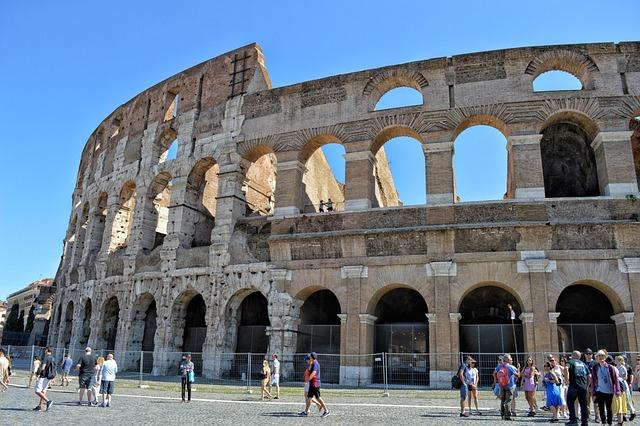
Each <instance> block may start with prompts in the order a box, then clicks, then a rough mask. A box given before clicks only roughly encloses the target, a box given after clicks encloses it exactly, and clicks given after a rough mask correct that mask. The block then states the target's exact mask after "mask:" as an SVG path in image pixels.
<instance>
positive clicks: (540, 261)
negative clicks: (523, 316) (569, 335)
mask: <svg viewBox="0 0 640 426" xmlns="http://www.w3.org/2000/svg"><path fill="white" fill-rule="evenodd" d="M545 256H546V254H545V252H544V251H523V252H520V259H522V260H520V261H518V263H517V264H516V270H517V271H518V273H520V274H528V277H529V291H530V293H531V309H532V312H531V314H532V317H531V318H532V321H533V322H532V323H531V324H525V328H531V329H532V330H533V333H532V336H531V337H532V338H533V340H529V337H530V336H529V334H525V340H526V349H527V351H529V352H534V351H535V352H549V351H554V350H555V351H557V350H558V349H557V347H558V338H557V334H558V330H557V328H555V326H554V327H552V328H553V330H552V329H551V328H550V327H549V322H548V318H550V317H549V309H548V300H549V298H548V291H547V276H546V274H547V273H550V272H553V271H555V270H556V262H555V261H554V260H549V259H546V258H545ZM522 309H525V307H524V306H523V307H522ZM523 322H524V321H523ZM525 331H527V330H525ZM527 333H528V331H527ZM553 333H555V336H556V337H553ZM554 339H555V340H554Z"/></svg>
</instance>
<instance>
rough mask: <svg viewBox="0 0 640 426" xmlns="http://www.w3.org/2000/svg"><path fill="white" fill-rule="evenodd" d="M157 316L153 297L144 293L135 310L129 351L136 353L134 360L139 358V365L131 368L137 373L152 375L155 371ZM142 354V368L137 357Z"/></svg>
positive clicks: (137, 361) (137, 362)
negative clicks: (154, 353) (154, 354)
mask: <svg viewBox="0 0 640 426" xmlns="http://www.w3.org/2000/svg"><path fill="white" fill-rule="evenodd" d="M157 316H158V311H157V308H156V301H155V298H154V297H153V295H151V294H150V293H144V294H143V295H141V296H140V297H138V300H137V301H136V303H135V304H134V309H133V319H132V324H131V337H130V346H129V349H128V350H129V351H130V352H133V353H134V358H137V359H136V360H135V364H137V365H130V366H129V367H130V368H136V371H140V370H142V371H143V372H145V373H151V371H152V370H153V350H154V349H155V335H156V329H157V322H156V319H157ZM140 352H142V366H140V364H139V362H140V359H139V356H136V355H138V354H139V353H140ZM141 367H142V368H141Z"/></svg>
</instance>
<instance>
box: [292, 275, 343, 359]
mask: <svg viewBox="0 0 640 426" xmlns="http://www.w3.org/2000/svg"><path fill="white" fill-rule="evenodd" d="M313 288H315V290H313V291H305V292H304V293H302V294H303V295H305V296H306V297H305V298H304V302H303V303H302V305H301V307H300V325H299V326H298V336H297V345H296V346H297V350H296V352H297V353H309V352H312V351H313V352H317V353H322V354H339V353H340V317H339V315H340V314H341V313H342V308H341V306H340V301H339V300H338V297H337V296H336V294H335V293H334V292H332V291H331V290H329V289H327V288H324V287H317V286H313Z"/></svg>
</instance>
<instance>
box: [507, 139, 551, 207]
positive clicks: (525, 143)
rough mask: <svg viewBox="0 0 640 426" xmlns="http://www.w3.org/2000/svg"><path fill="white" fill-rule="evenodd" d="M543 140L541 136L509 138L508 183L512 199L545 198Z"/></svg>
mask: <svg viewBox="0 0 640 426" xmlns="http://www.w3.org/2000/svg"><path fill="white" fill-rule="evenodd" d="M541 139H542V135H540V134H531V135H514V136H509V139H508V142H507V151H508V153H509V170H508V171H509V177H508V179H507V181H508V188H509V189H508V195H509V197H510V198H544V174H543V172H542V154H541V153H540V140H541Z"/></svg>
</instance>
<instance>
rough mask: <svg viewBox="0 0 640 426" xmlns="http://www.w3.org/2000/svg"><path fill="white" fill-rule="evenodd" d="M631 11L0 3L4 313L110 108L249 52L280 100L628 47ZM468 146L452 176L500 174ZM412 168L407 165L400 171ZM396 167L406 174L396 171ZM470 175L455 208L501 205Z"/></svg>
mask: <svg viewBox="0 0 640 426" xmlns="http://www.w3.org/2000/svg"><path fill="white" fill-rule="evenodd" d="M633 10H637V1H618V2H615V3H602V2H596V1H579V2H578V1H564V2H558V1H536V2H529V3H526V4H523V3H521V2H513V1H494V2H490V1H483V2H472V1H465V2H456V1H453V0H450V1H446V2H444V1H443V2H440V3H437V2H426V1H414V2H408V1H395V2H393V5H391V4H390V3H389V2H382V1H366V2H364V1H363V2H355V1H354V2H345V1H339V2H338V1H322V2H301V1H291V2H280V1H272V2H264V1H245V2H242V3H237V2H225V3H222V2H210V1H187V0H183V1H179V2H178V1H173V2H165V1H159V0H156V1H148V2H143V1H131V0H129V1H120V0H112V1H110V2H108V3H100V2H87V1H64V0H60V1H56V2H48V1H39V2H36V1H29V0H4V1H2V2H0V52H2V54H1V55H0V89H2V94H3V99H2V102H0V130H1V131H0V138H1V139H0V140H1V146H2V154H3V155H2V167H0V178H1V179H2V185H1V186H0V224H2V232H1V233H0V299H3V298H5V297H6V296H7V295H8V294H9V293H10V292H13V291H15V290H17V289H19V288H21V287H23V286H25V285H26V284H28V283H29V282H31V281H32V280H35V279H38V278H40V277H50V276H53V275H54V274H55V271H56V268H57V266H58V262H59V260H60V255H61V253H62V240H63V238H64V233H65V230H66V228H67V223H68V216H69V212H70V208H71V205H70V204H71V192H72V190H73V185H74V181H75V177H76V172H77V168H78V162H79V158H80V153H81V150H82V147H83V145H84V143H85V141H86V139H87V137H88V136H89V134H90V133H91V132H92V131H93V130H94V129H95V128H96V126H97V125H98V124H99V123H100V121H101V120H102V119H103V118H104V117H106V116H107V115H108V114H109V113H110V112H111V111H113V109H115V108H116V107H117V106H118V105H120V104H122V103H123V102H126V101H127V100H128V99H130V98H131V97H133V96H135V95H136V94H137V93H139V92H140V91H142V90H144V89H145V88H147V87H149V86H151V85H153V84H155V83H157V82H158V81H161V80H163V79H165V78H166V77H168V76H170V75H173V74H175V73H177V72H179V71H181V70H183V69H185V68H188V67H190V66H192V65H194V64H197V63H199V62H202V61H204V60H206V59H208V58H211V57H214V56H217V55H219V54H221V53H224V52H226V51H229V50H232V49H234V48H237V47H239V46H242V45H245V44H248V43H251V42H254V41H255V42H258V43H259V44H260V45H261V46H262V48H263V50H264V53H265V56H266V61H267V67H268V69H269V73H270V75H271V79H272V81H273V84H274V86H283V85H287V84H292V83H296V82H300V81H305V80H311V79H315V78H320V77H324V76H328V75H333V74H339V73H345V72H351V71H357V70H362V69H367V68H373V67H378V66H384V65H390V64H396V63H402V62H408V61H414V60H420V59H427V58H432V57H440V56H451V55H455V54H460V53H467V52H476V51H484V50H492V49H500V48H508V47H518V46H529V45H544V44H563V43H586V42H597V41H624V40H634V39H635V40H638V39H640V30H639V27H638V23H637V16H636V15H637V14H634V13H631V11H633ZM427 102H428V100H427ZM467 132H469V133H470V134H471V135H472V136H473V137H472V136H468V135H467ZM467 132H465V134H464V135H461V137H463V136H464V137H469V140H468V141H466V142H465V144H466V143H468V144H469V145H471V146H473V147H475V151H474V150H470V151H469V152H470V154H468V156H467V158H466V159H463V158H462V153H461V151H460V149H459V148H458V142H460V141H456V149H457V154H456V159H455V161H456V162H457V161H460V162H462V163H465V162H469V159H475V160H476V161H474V162H470V163H469V164H470V165H469V167H463V166H460V168H463V169H473V170H475V169H477V168H478V167H480V165H478V163H482V164H481V165H482V167H483V168H482V170H494V169H499V168H500V167H502V168H504V164H498V166H496V167H494V166H492V165H491V164H490V163H486V162H485V161H482V162H478V161H477V158H478V157H477V155H479V154H482V155H483V157H482V158H485V157H486V158H494V159H495V158H498V159H499V158H500V157H499V155H500V153H501V150H502V151H504V143H505V141H504V139H502V140H500V137H499V136H500V135H496V134H495V132H492V131H490V130H487V129H482V128H478V129H476V128H473V129H470V130H469V131H467ZM476 133H477V134H476ZM405 142H406V143H405ZM391 143H392V145H393V144H397V145H398V146H400V145H402V147H403V148H405V147H409V148H407V149H410V150H411V149H413V150H414V151H409V152H416V151H415V149H416V148H419V147H418V146H417V145H415V144H413V145H412V143H411V141H410V140H409V141H407V140H400V141H392V142H391ZM401 143H402V144H401ZM392 145H389V148H388V151H397V152H388V155H389V158H390V161H391V164H392V172H394V178H395V179H396V180H397V183H398V186H399V187H400V193H401V198H402V199H403V201H404V202H405V203H406V204H421V203H423V202H424V189H423V186H420V185H415V184H413V185H412V184H411V182H415V179H416V177H415V176H417V175H415V173H416V172H420V173H422V175H423V174H424V172H423V170H424V167H423V166H422V165H420V161H423V160H421V159H420V157H417V158H416V156H415V155H409V156H406V155H403V153H402V150H395V149H394V150H391V147H392ZM411 146H413V148H411ZM489 146H490V147H491V148H489ZM464 151H465V152H466V150H464ZM398 152H399V153H400V154H398ZM492 152H495V153H496V154H495V156H493V155H490V154H491V153H492ZM502 155H506V154H504V153H503V152H502ZM505 158H506V157H505ZM409 160H411V161H414V160H415V161H417V162H416V164H413V163H406V161H409ZM487 161H488V160H487ZM498 162H499V163H500V161H498ZM400 164H402V165H403V167H397V166H398V165H400ZM473 164H475V165H473ZM394 166H396V168H398V169H400V171H394ZM402 170H404V171H405V172H406V173H410V174H413V175H408V174H405V173H403V172H402ZM473 173H475V174H473ZM473 173H471V174H470V175H469V176H470V177H469V176H466V175H465V173H462V172H459V173H458V174H457V175H456V179H457V183H458V187H459V189H460V192H461V194H462V196H463V199H464V200H470V199H473V197H480V198H485V199H487V198H501V196H502V193H504V188H502V189H495V188H494V189H493V192H492V193H487V194H474V193H473V191H472V189H473V188H471V190H469V191H470V192H469V193H468V194H467V193H462V190H463V186H464V185H462V184H463V182H465V179H466V182H472V184H471V186H472V187H473V186H475V187H476V188H477V187H481V188H482V189H485V188H487V189H488V188H490V187H491V186H492V185H494V186H495V185H498V186H499V184H500V179H502V180H504V177H502V178H501V177H500V176H498V177H497V178H496V181H497V182H498V183H497V184H496V183H495V182H493V183H491V181H490V182H489V183H487V184H486V185H485V184H482V185H478V184H477V182H478V181H477V176H479V175H483V172H482V171H480V172H478V171H477V170H476V171H474V172H473ZM422 179H424V177H423V176H422ZM405 182H407V183H406V184H405ZM473 182H476V183H475V185H474V184H473ZM467 186H468V185H467ZM501 191H502V192H501ZM496 194H497V195H496Z"/></svg>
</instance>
